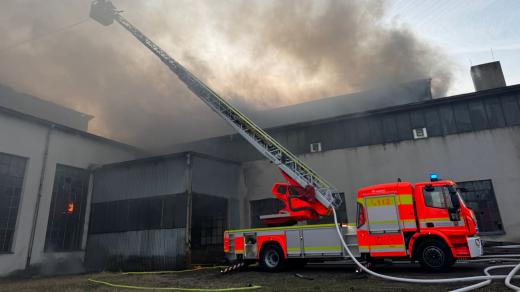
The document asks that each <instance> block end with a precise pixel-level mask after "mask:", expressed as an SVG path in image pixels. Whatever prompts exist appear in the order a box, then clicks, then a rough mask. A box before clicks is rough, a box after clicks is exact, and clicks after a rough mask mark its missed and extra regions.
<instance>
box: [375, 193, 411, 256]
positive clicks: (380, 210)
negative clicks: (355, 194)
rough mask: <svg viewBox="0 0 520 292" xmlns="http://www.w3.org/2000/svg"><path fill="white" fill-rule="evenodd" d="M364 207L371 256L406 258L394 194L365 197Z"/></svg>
mask: <svg viewBox="0 0 520 292" xmlns="http://www.w3.org/2000/svg"><path fill="white" fill-rule="evenodd" d="M365 206H366V213H367V224H368V242H369V250H370V255H371V256H406V254H407V252H406V248H405V245H404V237H403V233H402V231H401V226H400V221H399V211H398V207H397V199H396V195H395V194H388V195H378V196H367V197H365Z"/></svg>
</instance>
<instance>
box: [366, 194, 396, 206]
mask: <svg viewBox="0 0 520 292" xmlns="http://www.w3.org/2000/svg"><path fill="white" fill-rule="evenodd" d="M366 204H367V208H370V207H384V206H391V205H395V197H394V196H384V197H375V198H366Z"/></svg>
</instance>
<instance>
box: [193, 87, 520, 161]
mask: <svg viewBox="0 0 520 292" xmlns="http://www.w3.org/2000/svg"><path fill="white" fill-rule="evenodd" d="M519 91H520V87H518V86H517V87H514V88H506V90H504V91H500V90H497V91H495V92H496V93H494V94H490V93H479V92H478V93H474V96H469V97H461V98H460V99H458V98H457V97H453V98H441V99H437V100H432V101H430V102H424V103H422V104H412V105H409V106H402V107H398V108H394V109H389V110H384V109H383V110H379V111H374V112H370V113H367V114H355V115H351V116H345V117H339V118H336V119H331V120H327V121H316V122H308V123H301V124H295V125H288V126H284V127H278V128H274V129H268V130H267V131H268V132H269V133H270V134H271V135H272V136H273V137H274V138H275V139H277V140H278V141H279V142H280V143H281V144H282V145H284V146H286V147H287V148H288V149H289V150H291V151H292V152H294V153H296V154H304V153H309V152H310V144H311V143H315V142H321V143H322V149H323V151H327V150H334V149H342V148H349V147H360V146H367V145H376V144H385V143H394V142H399V141H404V140H412V139H413V129H414V128H423V127H425V128H426V129H427V132H428V136H429V137H436V136H445V135H451V134H457V133H464V132H472V131H480V130H485V129H494V128H501V127H512V126H519V125H520V93H519ZM201 145H205V147H202V146H201ZM208 145H212V146H211V149H210V147H208ZM184 146H185V148H186V149H193V150H196V151H202V152H204V153H206V152H205V151H208V150H209V151H210V152H211V153H210V154H211V155H215V156H218V157H223V158H228V159H233V160H237V161H251V160H258V159H263V157H261V155H260V154H259V153H258V151H256V150H255V149H253V148H252V147H251V146H249V145H248V144H247V143H246V142H245V141H244V140H243V139H241V138H240V137H239V136H238V135H235V136H225V137H217V138H212V139H208V140H203V141H199V142H193V143H190V144H189V146H188V144H187V145H184ZM221 148H225V149H226V151H223V152H219V151H217V150H218V149H221Z"/></svg>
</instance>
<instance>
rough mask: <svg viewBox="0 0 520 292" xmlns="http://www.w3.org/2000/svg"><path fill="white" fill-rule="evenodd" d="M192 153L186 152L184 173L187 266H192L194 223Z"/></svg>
mask: <svg viewBox="0 0 520 292" xmlns="http://www.w3.org/2000/svg"><path fill="white" fill-rule="evenodd" d="M191 164H192V155H191V153H190V152H188V153H186V169H185V174H184V179H185V181H184V183H185V187H186V194H187V198H186V242H185V248H186V253H185V257H186V258H185V264H186V266H187V267H190V266H191V225H192V204H193V194H192V173H191V171H192V165H191Z"/></svg>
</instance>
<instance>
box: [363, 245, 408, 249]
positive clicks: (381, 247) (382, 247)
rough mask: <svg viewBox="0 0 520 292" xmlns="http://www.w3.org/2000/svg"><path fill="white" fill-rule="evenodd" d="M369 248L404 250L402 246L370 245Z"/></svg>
mask: <svg viewBox="0 0 520 292" xmlns="http://www.w3.org/2000/svg"><path fill="white" fill-rule="evenodd" d="M370 247H371V248H377V249H391V248H404V244H382V245H371V246H370Z"/></svg>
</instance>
